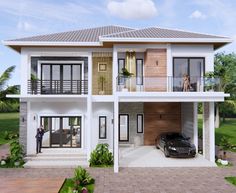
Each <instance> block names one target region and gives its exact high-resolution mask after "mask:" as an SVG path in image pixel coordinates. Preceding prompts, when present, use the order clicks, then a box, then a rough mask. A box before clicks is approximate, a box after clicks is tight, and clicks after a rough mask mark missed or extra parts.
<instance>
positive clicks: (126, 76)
mask: <svg viewBox="0 0 236 193" xmlns="http://www.w3.org/2000/svg"><path fill="white" fill-rule="evenodd" d="M133 75H134V74H133V73H130V72H129V71H128V70H127V69H126V68H122V72H121V73H120V77H119V78H120V80H123V81H124V88H123V89H122V91H128V88H127V87H126V83H127V80H129V79H130V78H131V77H132V76H133Z"/></svg>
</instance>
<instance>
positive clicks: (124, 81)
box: [116, 76, 221, 92]
mask: <svg viewBox="0 0 236 193" xmlns="http://www.w3.org/2000/svg"><path fill="white" fill-rule="evenodd" d="M116 81H117V84H116V85H117V91H118V92H220V88H221V87H220V78H208V77H188V78H183V77H170V76H168V77H144V76H143V77H125V76H118V77H117V78H116Z"/></svg>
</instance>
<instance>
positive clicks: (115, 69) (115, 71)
mask: <svg viewBox="0 0 236 193" xmlns="http://www.w3.org/2000/svg"><path fill="white" fill-rule="evenodd" d="M117 57H118V56H117V48H116V47H115V46H114V47H113V55H112V58H113V61H112V76H113V78H112V79H113V82H112V89H113V95H114V94H115V92H116V84H117V82H116V81H117V80H116V78H117V76H118V64H117V61H118V58H117Z"/></svg>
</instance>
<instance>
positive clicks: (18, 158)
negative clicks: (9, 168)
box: [10, 139, 23, 162]
mask: <svg viewBox="0 0 236 193" xmlns="http://www.w3.org/2000/svg"><path fill="white" fill-rule="evenodd" d="M10 152H11V155H10V160H11V161H12V162H23V147H22V145H21V144H20V143H19V141H18V140H17V139H15V140H13V141H12V142H11V143H10Z"/></svg>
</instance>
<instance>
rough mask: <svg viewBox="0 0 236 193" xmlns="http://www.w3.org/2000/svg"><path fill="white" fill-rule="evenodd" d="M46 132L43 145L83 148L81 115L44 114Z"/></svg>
mask: <svg viewBox="0 0 236 193" xmlns="http://www.w3.org/2000/svg"><path fill="white" fill-rule="evenodd" d="M40 122H41V125H43V127H44V130H45V133H44V136H43V143H42V146H43V147H52V148H56V147H60V148H62V147H63V148H72V147H77V148H81V139H82V137H81V134H82V131H81V130H82V128H81V126H82V124H81V122H82V119H81V117H80V116H68V117H62V116H42V117H41V118H40Z"/></svg>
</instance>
